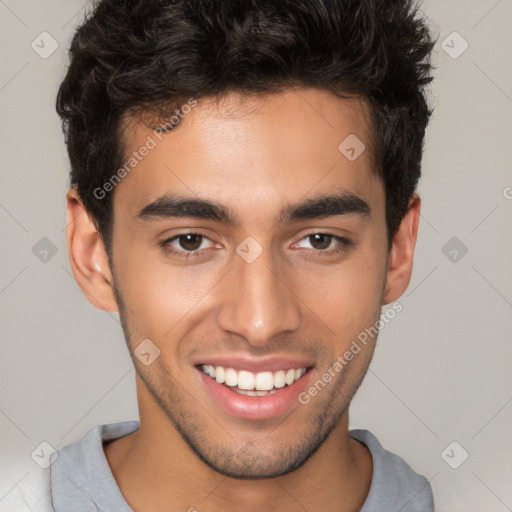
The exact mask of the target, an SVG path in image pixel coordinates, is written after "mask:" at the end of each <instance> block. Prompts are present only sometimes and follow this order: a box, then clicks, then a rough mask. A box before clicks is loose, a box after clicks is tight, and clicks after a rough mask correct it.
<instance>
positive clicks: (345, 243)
mask: <svg viewBox="0 0 512 512" xmlns="http://www.w3.org/2000/svg"><path fill="white" fill-rule="evenodd" d="M313 235H326V236H330V237H331V238H333V239H334V240H336V241H337V242H338V245H341V246H342V247H341V249H339V248H338V249H336V248H331V249H315V248H310V249H307V250H309V251H314V252H317V253H326V254H329V253H330V252H338V251H341V250H344V249H348V248H349V247H351V246H353V245H354V243H353V242H352V240H350V239H348V238H347V237H345V236H341V235H336V234H334V233H331V232H329V231H311V232H309V233H307V234H306V235H304V236H302V237H301V238H299V240H298V241H297V242H294V243H293V244H292V245H295V244H297V243H299V242H301V241H302V240H305V239H307V238H309V237H310V236H313Z"/></svg>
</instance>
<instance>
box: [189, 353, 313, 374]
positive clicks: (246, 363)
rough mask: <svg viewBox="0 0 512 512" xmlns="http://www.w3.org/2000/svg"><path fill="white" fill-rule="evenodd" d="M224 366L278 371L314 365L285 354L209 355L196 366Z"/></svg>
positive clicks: (195, 364) (308, 361)
mask: <svg viewBox="0 0 512 512" xmlns="http://www.w3.org/2000/svg"><path fill="white" fill-rule="evenodd" d="M203 364H204V365H211V366H223V367H224V368H233V369H234V370H245V371H248V372H253V373H258V372H264V371H268V372H277V371H279V370H290V369H292V368H293V369H296V368H309V367H310V366H313V362H312V361H311V360H310V359H303V358H290V357H284V356H272V357H259V358H250V357H247V356H231V357H226V356H224V357H222V356H220V357H207V358H204V359H200V360H197V361H196V362H195V363H194V366H200V365H203Z"/></svg>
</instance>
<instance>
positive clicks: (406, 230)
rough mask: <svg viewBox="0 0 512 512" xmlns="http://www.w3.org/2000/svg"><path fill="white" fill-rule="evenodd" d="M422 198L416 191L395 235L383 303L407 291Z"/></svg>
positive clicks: (387, 302) (389, 257) (389, 301)
mask: <svg viewBox="0 0 512 512" xmlns="http://www.w3.org/2000/svg"><path fill="white" fill-rule="evenodd" d="M420 206H421V199H420V197H419V196H418V194H416V193H414V194H413V196H412V198H411V200H410V202H409V209H408V210H407V213H406V214H405V216H404V218H403V219H402V222H401V223H400V226H399V228H398V230H397V232H396V233H395V235H394V237H393V243H392V246H391V250H390V252H389V256H388V271H387V277H386V286H385V290H384V299H383V304H389V303H391V302H394V301H395V300H397V299H398V298H399V297H401V296H402V294H403V293H404V292H405V290H406V288H407V286H408V285H409V282H410V280H411V273H412V261H413V256H414V247H415V246H416V238H417V236H418V225H419V220H420Z"/></svg>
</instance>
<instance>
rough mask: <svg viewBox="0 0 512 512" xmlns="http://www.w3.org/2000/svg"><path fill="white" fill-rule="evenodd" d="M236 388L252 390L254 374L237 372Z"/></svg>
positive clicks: (243, 371)
mask: <svg viewBox="0 0 512 512" xmlns="http://www.w3.org/2000/svg"><path fill="white" fill-rule="evenodd" d="M238 387H239V388H240V389H247V390H252V389H254V373H252V372H246V371H245V370H240V371H239V372H238Z"/></svg>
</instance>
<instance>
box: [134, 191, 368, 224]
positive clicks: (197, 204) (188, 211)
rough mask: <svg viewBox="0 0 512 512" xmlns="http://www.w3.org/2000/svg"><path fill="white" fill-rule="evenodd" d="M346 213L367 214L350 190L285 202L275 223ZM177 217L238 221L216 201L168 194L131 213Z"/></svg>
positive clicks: (147, 217)
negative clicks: (285, 204)
mask: <svg viewBox="0 0 512 512" xmlns="http://www.w3.org/2000/svg"><path fill="white" fill-rule="evenodd" d="M350 214H356V215H360V216H361V217H363V218H365V217H366V218H367V217H371V208H370V205H369V204H368V203H367V202H366V201H365V200H364V199H362V198H361V197H359V196H357V195H355V194H354V193H352V192H349V191H343V192H340V193H335V194H328V195H320V196H318V197H313V198H309V199H306V200H304V201H301V202H299V203H296V204H292V205H288V206H286V207H285V208H284V209H283V210H281V212H280V216H279V222H280V223H281V224H286V223H292V222H297V221H300V220H313V219H321V218H326V217H333V216H336V215H350ZM179 217H185V218H196V219H208V220H213V221H216V222H220V223H222V224H229V225H232V226H237V225H239V224H240V222H239V221H238V219H237V217H236V215H234V213H233V212H232V211H231V210H230V209H229V208H227V207H225V206H224V205H222V204H220V203H218V202H215V201H211V200H206V199H198V198H194V197H185V196H181V195H172V194H171V195H169V194H165V195H163V196H160V197H158V198H157V199H156V200H154V201H153V202H151V203H149V204H148V205H146V206H144V207H143V208H142V209H141V210H140V211H139V212H138V213H137V214H136V215H135V219H136V220H141V221H150V220H158V219H170V218H179Z"/></svg>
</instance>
